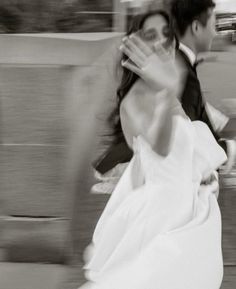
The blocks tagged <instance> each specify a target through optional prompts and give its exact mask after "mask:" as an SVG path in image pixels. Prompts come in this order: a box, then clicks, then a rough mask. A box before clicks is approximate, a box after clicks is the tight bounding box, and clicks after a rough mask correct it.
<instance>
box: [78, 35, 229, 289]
mask: <svg viewBox="0 0 236 289" xmlns="http://www.w3.org/2000/svg"><path fill="white" fill-rule="evenodd" d="M121 50H122V51H123V52H124V53H125V54H126V55H127V56H128V59H127V61H125V62H123V63H122V65H123V66H124V67H126V68H127V69H129V70H131V71H133V72H134V73H135V74H137V75H138V76H139V78H138V80H137V81H136V82H135V84H134V85H133V86H132V88H131V89H130V90H129V92H128V93H127V95H126V97H125V98H124V100H123V101H122V103H121V106H120V118H121V124H122V129H123V132H124V135H125V138H126V141H127V143H128V145H129V146H130V147H131V148H132V150H133V151H134V154H133V157H132V160H131V161H130V163H129V164H128V166H127V168H126V169H125V171H124V173H123V175H122V177H121V178H120V180H119V182H118V184H117V186H116V188H115V190H114V191H113V193H112V195H111V198H110V200H109V202H108V204H107V206H106V208H105V209H104V211H103V213H102V215H101V217H100V219H99V221H98V223H97V226H96V229H95V232H94V235H93V239H92V242H91V244H90V246H89V247H88V248H87V250H86V254H85V255H86V264H85V267H84V268H85V270H86V271H85V274H86V277H87V279H88V282H87V283H86V284H85V285H83V286H82V287H81V289H82V288H83V289H85V288H86V289H87V288H91V289H121V288H122V289H219V288H220V285H221V282H222V276H223V262H222V250H221V216H220V211H219V207H218V203H217V198H216V196H215V194H214V188H213V186H212V184H211V185H208V180H209V178H210V176H211V174H212V173H213V171H214V170H216V169H217V168H218V167H219V166H221V165H222V164H223V163H224V162H225V160H226V155H225V153H224V151H223V150H222V148H221V147H220V146H219V145H218V144H217V142H216V141H215V139H214V137H213V135H212V133H211V131H210V130H209V128H208V127H207V126H206V125H205V124H204V123H202V122H200V121H194V122H191V121H190V120H189V119H188V117H187V116H186V115H185V113H184V112H183V110H182V107H181V105H180V103H179V101H178V95H179V94H180V93H181V89H182V86H183V83H184V75H183V74H182V73H181V67H179V66H178V65H177V64H174V61H173V59H172V56H171V55H170V53H168V52H167V51H166V50H165V49H164V48H163V46H162V44H161V43H160V42H157V43H155V48H153V47H150V46H149V45H147V44H146V43H145V42H143V41H142V40H141V39H140V38H139V37H138V36H137V34H136V35H131V36H130V37H128V38H126V39H124V41H123V45H122V47H121ZM154 51H155V52H154ZM202 183H205V185H201V184H202Z"/></svg>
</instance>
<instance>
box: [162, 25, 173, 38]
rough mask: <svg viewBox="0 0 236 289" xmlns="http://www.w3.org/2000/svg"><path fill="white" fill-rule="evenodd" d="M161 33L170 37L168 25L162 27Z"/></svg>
mask: <svg viewBox="0 0 236 289" xmlns="http://www.w3.org/2000/svg"><path fill="white" fill-rule="evenodd" d="M162 34H163V36H165V37H167V38H168V37H170V34H171V32H170V28H169V27H168V26H165V27H163V29H162Z"/></svg>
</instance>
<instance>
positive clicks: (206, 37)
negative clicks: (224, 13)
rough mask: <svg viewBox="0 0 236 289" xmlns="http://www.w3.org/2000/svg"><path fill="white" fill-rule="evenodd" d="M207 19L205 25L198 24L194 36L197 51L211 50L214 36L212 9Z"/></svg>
mask: <svg viewBox="0 0 236 289" xmlns="http://www.w3.org/2000/svg"><path fill="white" fill-rule="evenodd" d="M208 15H209V18H208V20H207V23H206V25H203V24H201V23H200V22H199V25H198V33H197V34H196V41H197V43H196V44H197V46H198V51H199V52H203V51H208V50H210V49H211V44H212V40H213V38H214V37H215V35H216V30H215V13H214V11H213V9H209V11H208Z"/></svg>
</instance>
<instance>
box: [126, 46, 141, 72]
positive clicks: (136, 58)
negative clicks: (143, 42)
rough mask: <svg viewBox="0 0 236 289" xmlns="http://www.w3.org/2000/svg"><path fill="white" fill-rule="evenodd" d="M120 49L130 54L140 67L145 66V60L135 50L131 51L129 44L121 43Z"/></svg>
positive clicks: (127, 54)
mask: <svg viewBox="0 0 236 289" xmlns="http://www.w3.org/2000/svg"><path fill="white" fill-rule="evenodd" d="M120 50H121V51H122V52H123V53H124V54H125V55H126V56H128V57H129V58H130V59H131V60H132V61H133V62H134V63H135V64H136V65H137V66H138V67H140V68H141V67H143V66H144V63H145V61H143V60H142V59H140V57H139V56H137V55H136V54H135V53H134V52H133V51H131V50H130V49H129V48H128V47H127V46H124V45H121V46H120Z"/></svg>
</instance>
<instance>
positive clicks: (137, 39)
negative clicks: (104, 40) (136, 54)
mask: <svg viewBox="0 0 236 289" xmlns="http://www.w3.org/2000/svg"><path fill="white" fill-rule="evenodd" d="M130 39H131V40H132V41H133V43H134V44H135V45H136V46H137V47H138V48H139V49H140V50H141V51H142V52H143V54H145V55H146V56H147V57H148V56H150V55H151V54H152V53H153V51H152V49H151V48H150V47H149V46H148V45H147V44H146V43H145V42H144V41H143V40H142V39H141V38H140V37H138V36H137V35H135V34H131V35H130Z"/></svg>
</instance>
